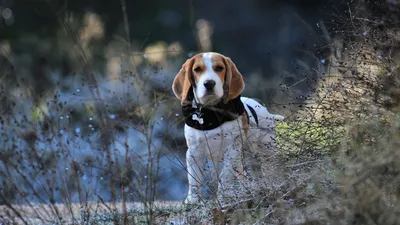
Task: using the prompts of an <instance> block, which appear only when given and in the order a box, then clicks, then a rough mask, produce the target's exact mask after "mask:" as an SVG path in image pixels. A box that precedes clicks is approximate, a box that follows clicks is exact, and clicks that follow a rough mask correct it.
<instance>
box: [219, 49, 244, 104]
mask: <svg viewBox="0 0 400 225" xmlns="http://www.w3.org/2000/svg"><path fill="white" fill-rule="evenodd" d="M224 61H225V66H226V75H225V83H224V97H223V101H224V104H226V103H227V102H228V101H229V100H232V99H234V98H236V97H238V96H239V95H240V94H241V93H242V92H243V89H244V81H243V77H242V74H240V72H239V70H238V69H237V68H236V65H235V64H234V63H233V62H232V60H231V59H230V58H228V57H224Z"/></svg>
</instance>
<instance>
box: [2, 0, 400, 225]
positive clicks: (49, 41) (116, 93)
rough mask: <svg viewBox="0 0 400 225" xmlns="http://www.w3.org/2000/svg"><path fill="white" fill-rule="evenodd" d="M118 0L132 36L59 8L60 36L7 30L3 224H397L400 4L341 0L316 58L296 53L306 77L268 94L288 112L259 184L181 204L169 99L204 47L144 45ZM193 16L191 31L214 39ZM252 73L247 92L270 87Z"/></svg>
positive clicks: (176, 122) (181, 168)
mask: <svg viewBox="0 0 400 225" xmlns="http://www.w3.org/2000/svg"><path fill="white" fill-rule="evenodd" d="M120 3H121V4H120V5H119V6H118V10H120V12H121V14H122V17H123V18H124V26H123V27H122V28H120V30H118V29H117V30H118V32H117V33H118V34H120V36H113V37H112V38H109V37H108V38H104V37H105V36H106V35H107V34H108V32H110V31H109V30H107V29H105V26H104V24H103V20H102V18H101V17H100V16H99V15H98V14H96V13H90V12H87V13H86V12H85V13H82V15H81V14H79V16H75V17H74V16H73V14H72V13H71V14H68V13H67V12H65V11H62V10H61V12H60V13H59V14H58V13H55V15H52V16H53V17H51V18H53V19H54V20H55V21H57V23H56V22H54V24H53V22H52V23H51V26H50V27H51V29H50V28H49V29H50V30H51V32H52V33H53V34H54V35H48V36H47V35H44V33H45V31H40V32H39V35H32V34H31V36H29V35H26V36H25V35H21V36H19V35H17V33H18V32H19V31H18V29H14V28H12V27H11V28H10V27H7V29H5V30H6V31H7V35H6V36H4V37H3V38H1V39H0V68H1V69H0V224H167V223H170V224H226V223H229V224H239V223H242V224H400V217H399V216H398V215H400V202H399V199H400V187H399V185H398V184H399V182H400V151H399V149H400V148H399V147H400V146H399V143H400V97H399V96H400V39H399V36H400V29H399V27H400V18H399V15H400V14H399V11H400V2H399V1H398V0H397V1H396V0H390V1H389V0H388V1H349V2H348V1H343V2H342V4H341V6H343V7H341V8H340V9H343V8H344V10H343V11H337V12H335V13H333V14H330V15H329V19H328V20H326V21H319V22H318V24H317V28H318V29H319V30H320V31H315V30H314V28H312V27H311V26H309V29H310V33H313V34H319V33H321V37H320V38H318V42H317V44H315V46H314V47H313V48H308V49H307V47H304V46H303V47H304V48H301V49H300V51H301V52H303V53H304V52H305V53H306V54H308V55H310V56H311V58H312V62H310V61H307V60H305V59H298V60H297V61H296V63H295V67H296V70H295V72H293V73H292V74H288V75H287V76H286V78H283V79H282V80H279V81H278V80H272V79H271V80H270V81H271V83H273V84H274V86H275V87H276V90H275V92H276V93H275V94H271V93H272V92H271V90H270V89H268V90H266V91H265V92H263V93H262V95H263V96H261V97H264V98H263V100H264V101H265V102H266V103H268V104H266V105H267V106H268V108H269V109H270V110H272V111H277V112H279V113H281V112H280V111H279V110H282V112H283V113H284V114H285V117H286V119H285V121H283V122H277V124H276V132H277V139H276V141H277V145H278V151H277V152H275V154H273V155H272V156H271V154H261V155H259V156H258V157H260V158H259V159H258V160H259V162H262V163H261V165H260V167H261V170H260V171H261V172H260V174H257V175H253V177H251V176H249V177H250V178H249V180H248V182H246V183H243V184H242V186H241V187H240V188H238V191H239V192H242V193H243V196H245V197H238V198H237V199H235V201H233V202H232V204H231V205H229V206H227V207H225V208H222V207H221V206H220V205H219V203H218V202H216V201H214V200H211V198H210V199H204V201H202V202H201V204H199V205H184V204H182V203H181V202H180V199H178V200H177V198H181V197H182V196H184V194H183V193H185V192H186V190H187V186H186V185H187V184H186V171H185V161H184V155H185V142H184V139H183V125H182V118H181V115H180V109H179V101H177V100H176V99H174V97H173V96H172V94H171V92H170V90H169V89H170V84H171V82H172V79H173V75H174V71H175V72H176V71H177V68H179V67H180V64H181V63H182V62H183V61H184V59H185V58H187V57H188V56H189V57H190V56H191V55H192V54H193V53H192V52H188V51H186V50H185V48H184V47H183V46H182V45H181V44H180V43H178V42H172V43H167V42H153V43H151V44H143V46H139V47H138V46H137V43H136V42H134V41H132V37H131V31H130V26H129V19H128V18H130V16H129V12H127V10H126V7H127V5H125V4H126V3H125V1H121V2H120ZM160 4H162V3H160ZM50 6H51V7H52V9H54V11H56V12H58V11H57V10H55V9H57V7H56V5H55V4H50ZM128 6H129V5H128ZM74 7H75V8H76V5H73V6H72V8H74ZM113 7H114V6H113ZM190 7H192V8H191V9H192V10H193V9H194V7H195V6H194V5H190ZM78 8H79V7H78ZM120 8H121V9H120ZM7 10H9V9H8V8H4V7H2V8H0V12H1V13H0V15H2V16H3V17H2V21H1V22H2V23H4V24H6V25H7V24H8V25H9V24H10V23H12V22H13V16H14V15H13V14H10V12H9V11H7ZM75 12H80V10H78V9H76V11H75ZM191 13H193V11H192V12H191ZM60 15H62V16H60ZM168 15H169V14H168ZM191 16H193V17H194V15H191ZM172 17H173V16H172ZM111 18H113V17H111ZM146 18H147V17H146ZM147 19H148V18H147ZM175 19H176V18H175ZM299 20H301V19H300V18H299ZM170 22H171V21H170ZM192 22H193V21H192ZM192 22H191V23H192ZM197 22H198V23H197V25H198V26H201V28H203V29H197V30H195V29H194V30H193V31H194V33H195V34H196V37H206V36H207V35H210V33H207V32H208V31H210V29H211V28H210V27H209V26H210V24H208V23H207V21H203V20H201V21H200V22H199V21H197ZM302 22H304V21H302ZM8 25H7V26H8ZM307 26H308V25H307ZM2 29H3V28H2ZM24 29H28V28H26V27H25V28H24ZM211 30H212V29H211ZM1 31H4V30H1ZM42 32H43V33H42ZM47 32H50V31H47ZM201 32H206V33H201ZM211 33H212V32H211ZM141 35H143V34H141ZM143 38H145V37H143ZM158 38H160V39H162V37H158ZM106 39H107V40H106ZM197 41H198V44H199V45H200V46H199V49H203V48H202V46H203V47H204V46H206V47H207V46H208V48H211V49H212V47H211V44H210V42H207V40H204V39H202V38H198V39H197ZM26 52H32V55H29V54H27V53H26ZM293 61H295V60H293ZM287 73H289V72H287ZM245 79H246V82H247V83H248V84H249V86H250V87H252V86H251V85H254V84H256V83H257V82H259V81H260V79H261V78H260V76H259V75H254V76H251V77H250V76H249V77H246V76H245ZM276 79H277V78H276ZM293 79H297V80H293ZM279 83H280V85H279ZM303 83H305V84H306V85H305V86H306V87H307V88H306V89H304V88H303V89H302V88H297V86H296V85H302V84H303ZM250 89H252V88H250ZM254 89H255V88H254ZM247 93H248V94H251V93H254V90H253V89H252V90H249V91H248V92H247ZM269 94H271V95H269ZM265 95H267V96H265ZM274 103H275V104H274ZM280 103H282V104H280ZM270 105H271V107H270ZM250 158H251V157H250ZM247 160H250V161H251V160H253V159H252V158H251V159H247ZM258 175H259V176H258ZM257 176H258V177H257ZM255 178H258V179H255ZM209 183H210V181H208V180H206V181H205V183H204V186H205V187H204V192H206V193H207V194H209V196H210V197H212V196H213V194H214V192H213V191H214V190H215V187H214V186H215V185H214V186H213V185H212V184H209Z"/></svg>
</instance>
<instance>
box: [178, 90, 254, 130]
mask: <svg viewBox="0 0 400 225" xmlns="http://www.w3.org/2000/svg"><path fill="white" fill-rule="evenodd" d="M187 102H188V103H187V104H185V105H182V113H183V116H184V117H185V123H186V124H187V125H188V126H190V127H193V128H195V129H198V130H211V129H214V128H217V127H219V126H220V125H222V124H223V123H225V122H228V121H232V120H235V119H237V118H238V117H239V116H240V115H242V114H243V113H244V112H246V109H245V108H244V105H243V102H242V101H241V100H240V95H239V96H238V97H236V98H235V99H232V100H230V101H228V102H227V103H226V104H224V103H223V102H222V100H221V101H220V102H219V103H218V104H216V105H213V106H206V105H202V104H199V103H197V102H196V100H195V98H194V93H193V88H192V87H191V88H190V90H189V92H188V96H187ZM246 115H247V113H246Z"/></svg>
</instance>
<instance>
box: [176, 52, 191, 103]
mask: <svg viewBox="0 0 400 225" xmlns="http://www.w3.org/2000/svg"><path fill="white" fill-rule="evenodd" d="M193 62H194V59H193V58H191V59H188V60H186V62H185V63H184V64H183V65H182V68H181V70H180V71H179V72H178V74H177V75H176V76H175V79H174V82H173V83H172V90H173V92H174V94H175V96H176V97H177V98H178V99H179V100H181V104H182V105H183V104H184V103H185V101H186V98H187V95H188V92H189V89H190V87H191V86H192V80H193V74H192V67H193Z"/></svg>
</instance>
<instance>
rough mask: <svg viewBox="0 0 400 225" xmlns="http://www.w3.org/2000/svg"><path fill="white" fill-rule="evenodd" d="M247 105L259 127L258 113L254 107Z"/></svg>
mask: <svg viewBox="0 0 400 225" xmlns="http://www.w3.org/2000/svg"><path fill="white" fill-rule="evenodd" d="M246 105H247V107H249V109H250V112H251V115H253V117H254V120H255V121H256V124H257V126H258V116H257V113H256V111H255V110H254V109H253V107H251V106H249V105H248V104H246Z"/></svg>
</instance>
